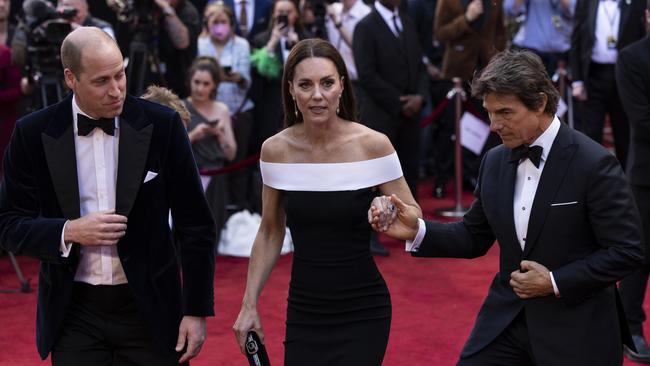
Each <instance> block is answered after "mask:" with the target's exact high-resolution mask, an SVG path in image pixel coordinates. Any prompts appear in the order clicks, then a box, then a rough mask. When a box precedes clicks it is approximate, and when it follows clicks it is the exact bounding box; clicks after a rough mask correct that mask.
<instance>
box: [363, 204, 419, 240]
mask: <svg viewBox="0 0 650 366" xmlns="http://www.w3.org/2000/svg"><path fill="white" fill-rule="evenodd" d="M383 197H385V196H383ZM378 198H381V197H378ZM390 202H391V203H392V204H393V205H395V209H396V211H397V217H396V218H394V219H392V220H393V221H391V222H389V223H388V225H387V226H386V225H385V224H386V217H387V214H386V213H384V219H383V221H381V220H380V217H381V212H380V208H379V207H377V206H375V204H374V203H375V201H374V200H373V203H372V204H371V206H370V210H368V222H369V223H370V225H371V226H372V228H373V229H374V230H375V231H377V232H380V233H385V234H386V235H388V236H390V237H391V238H394V239H398V240H413V239H415V236H416V235H417V233H418V225H419V224H418V218H419V210H418V209H417V208H416V207H414V206H411V205H407V204H405V203H404V202H402V200H400V199H399V198H398V197H397V196H396V195H394V194H393V195H391V196H390Z"/></svg>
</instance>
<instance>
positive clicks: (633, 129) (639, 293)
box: [616, 2, 650, 363]
mask: <svg viewBox="0 0 650 366" xmlns="http://www.w3.org/2000/svg"><path fill="white" fill-rule="evenodd" d="M645 17H646V23H647V24H648V26H650V2H648V8H647V9H646V11H645ZM616 80H617V85H618V93H619V95H620V96H621V102H622V103H623V107H624V108H625V112H626V113H627V118H628V120H629V121H630V152H629V156H628V161H627V176H628V179H629V180H630V184H631V185H632V193H634V197H635V198H636V203H637V205H638V206H639V212H640V214H641V221H642V222H643V233H644V237H645V239H646V242H645V244H646V246H645V248H646V256H645V261H644V266H643V267H642V268H639V269H637V270H636V271H634V272H633V273H632V274H631V275H629V276H627V277H625V278H624V279H623V281H621V286H620V290H621V300H622V303H623V308H624V309H625V315H626V316H627V321H628V324H629V325H630V331H631V332H632V339H633V340H634V344H635V346H636V352H635V351H633V350H631V349H628V348H626V349H625V351H626V354H627V355H628V357H629V358H630V359H632V360H634V361H637V362H642V363H650V348H648V345H647V342H646V340H645V337H644V335H643V322H644V321H645V319H646V315H645V312H644V311H643V300H644V298H645V293H646V287H647V285H648V275H649V274H650V256H648V253H650V251H649V250H648V243H649V242H650V180H649V179H648V173H649V172H650V129H648V126H649V125H650V36H646V37H645V38H644V39H642V40H640V41H638V42H635V43H633V44H631V45H629V46H628V47H625V48H624V49H623V50H621V52H620V53H619V55H618V61H617V63H616Z"/></svg>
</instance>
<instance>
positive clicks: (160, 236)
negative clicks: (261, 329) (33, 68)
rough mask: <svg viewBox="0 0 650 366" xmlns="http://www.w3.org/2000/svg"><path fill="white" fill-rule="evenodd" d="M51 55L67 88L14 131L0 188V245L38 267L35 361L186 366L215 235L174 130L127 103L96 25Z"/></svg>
mask: <svg viewBox="0 0 650 366" xmlns="http://www.w3.org/2000/svg"><path fill="white" fill-rule="evenodd" d="M61 61H62V63H63V67H64V76H65V81H66V83H67V85H68V87H69V88H70V89H71V90H72V93H71V94H70V95H69V96H68V97H67V98H65V99H64V100H63V101H61V102H60V103H58V104H56V105H53V106H51V107H48V108H46V109H43V110H40V111H38V112H35V113H33V114H30V115H28V116H26V117H24V118H23V119H22V120H20V121H19V122H18V123H17V125H16V128H15V130H14V134H13V137H12V139H11V143H10V145H9V148H8V150H7V153H6V155H5V159H4V167H5V170H4V182H3V184H2V186H1V187H0V245H1V246H2V247H4V248H6V249H7V250H9V251H12V252H14V253H17V254H23V255H29V256H33V257H37V258H39V259H40V260H41V267H40V274H39V286H38V290H39V297H38V310H37V329H36V338H37V346H38V351H39V354H40V356H41V357H42V358H43V359H45V358H46V357H47V355H48V354H49V353H51V360H52V364H53V365H63V366H66V365H106V366H109V365H117V364H129V365H170V366H171V365H177V364H178V363H185V362H186V361H187V360H189V359H190V358H192V357H194V356H195V355H196V354H198V352H199V350H200V348H201V345H202V343H203V341H204V339H205V317H206V316H211V315H213V313H214V310H213V274H214V256H213V246H214V239H215V237H216V235H215V232H214V222H213V221H212V215H211V214H210V211H209V209H208V206H207V203H206V201H205V198H204V196H203V190H202V188H201V183H200V180H199V177H198V173H197V169H196V165H195V163H194V159H193V157H192V152H191V149H190V145H189V143H188V140H187V134H186V132H185V128H184V127H183V124H182V122H181V120H180V117H179V115H178V113H175V112H173V111H172V110H170V109H168V108H165V107H162V106H160V105H157V104H153V103H149V102H146V101H143V100H138V99H135V98H133V97H131V96H128V95H126V93H125V89H126V77H125V74H124V64H123V62H122V54H121V52H120V51H119V48H118V47H117V45H116V43H115V42H114V41H113V39H111V38H110V37H109V36H108V35H107V34H106V33H104V32H103V31H101V30H100V29H99V28H93V27H81V28H78V29H77V30H75V31H73V32H72V33H70V34H69V35H68V36H67V37H66V39H65V40H64V41H63V44H62V46H61ZM170 209H171V212H172V216H173V219H174V226H175V231H176V234H177V235H176V238H175V239H176V240H174V241H172V235H171V233H170V229H169V226H168V215H169V211H170ZM181 268H182V278H181V276H180V273H181ZM181 281H182V284H181Z"/></svg>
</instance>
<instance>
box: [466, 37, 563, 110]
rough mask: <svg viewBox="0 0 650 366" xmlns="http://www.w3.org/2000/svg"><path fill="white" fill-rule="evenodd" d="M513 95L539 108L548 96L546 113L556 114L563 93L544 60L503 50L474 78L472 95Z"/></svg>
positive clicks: (518, 52)
mask: <svg viewBox="0 0 650 366" xmlns="http://www.w3.org/2000/svg"><path fill="white" fill-rule="evenodd" d="M489 93H495V94H502V95H514V96H516V97H517V98H519V100H521V102H522V103H523V104H524V105H525V106H526V108H528V109H529V110H537V109H538V108H539V107H540V106H542V104H543V103H544V97H543V95H542V94H545V95H546V97H547V100H546V107H545V108H544V113H545V114H547V115H551V116H553V115H555V112H557V105H558V102H559V99H560V94H559V93H558V91H557V89H556V88H555V86H554V85H553V82H552V81H551V79H550V78H549V77H548V74H547V73H546V68H545V67H544V64H543V63H542V60H541V59H540V58H539V56H537V55H536V54H534V53H533V52H530V51H511V50H508V51H503V52H500V53H498V54H497V55H495V56H494V57H493V58H492V60H490V62H489V63H488V65H487V66H486V67H485V69H483V70H482V71H481V72H480V73H479V74H478V75H475V77H474V80H473V81H472V95H473V96H475V97H478V98H484V97H485V95H486V94H489Z"/></svg>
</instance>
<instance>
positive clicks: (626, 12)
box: [616, 0, 632, 41]
mask: <svg viewBox="0 0 650 366" xmlns="http://www.w3.org/2000/svg"><path fill="white" fill-rule="evenodd" d="M619 4H620V5H619V6H620V10H621V18H620V21H619V23H618V35H617V36H616V39H617V40H619V41H620V39H621V35H622V34H623V29H625V25H626V24H627V21H628V18H629V17H630V8H631V7H632V5H631V3H630V4H628V2H627V1H623V0H621V1H619Z"/></svg>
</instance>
